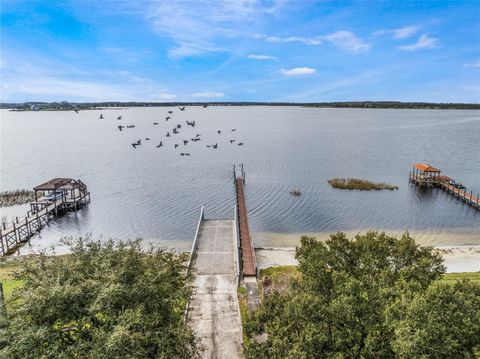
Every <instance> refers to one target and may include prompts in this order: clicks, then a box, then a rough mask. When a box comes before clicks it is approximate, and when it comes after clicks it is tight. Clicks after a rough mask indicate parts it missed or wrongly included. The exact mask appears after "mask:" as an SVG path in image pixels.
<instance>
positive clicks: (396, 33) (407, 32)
mask: <svg viewBox="0 0 480 359" xmlns="http://www.w3.org/2000/svg"><path fill="white" fill-rule="evenodd" d="M418 30H420V26H414V25H411V26H405V27H401V28H399V29H394V30H392V31H393V38H394V39H397V40H400V39H406V38H407V37H410V36H412V35H414V34H416V33H417V32H418Z"/></svg>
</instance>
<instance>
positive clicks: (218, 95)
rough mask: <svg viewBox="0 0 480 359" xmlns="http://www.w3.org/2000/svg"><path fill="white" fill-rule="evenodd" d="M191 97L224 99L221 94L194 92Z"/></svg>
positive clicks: (223, 95)
mask: <svg viewBox="0 0 480 359" xmlns="http://www.w3.org/2000/svg"><path fill="white" fill-rule="evenodd" d="M192 97H203V98H218V97H225V94H224V93H223V92H215V91H212V92H208V91H207V92H196V93H194V94H193V95H192Z"/></svg>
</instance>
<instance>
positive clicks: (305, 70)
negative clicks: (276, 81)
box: [280, 67, 317, 76]
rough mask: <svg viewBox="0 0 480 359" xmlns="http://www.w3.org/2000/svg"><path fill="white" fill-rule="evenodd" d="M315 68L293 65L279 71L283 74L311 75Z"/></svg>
mask: <svg viewBox="0 0 480 359" xmlns="http://www.w3.org/2000/svg"><path fill="white" fill-rule="evenodd" d="M316 72H317V70H315V69H312V68H311V67H294V68H293V69H288V70H287V69H281V70H280V73H282V74H283V75H285V76H304V75H313V74H314V73H316Z"/></svg>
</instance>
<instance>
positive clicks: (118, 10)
mask: <svg viewBox="0 0 480 359" xmlns="http://www.w3.org/2000/svg"><path fill="white" fill-rule="evenodd" d="M479 19H480V2H479V1H380V0H378V1H313V0H312V1H307V0H303V1H302V0H297V1H288V0H269V1H260V0H258V1H256V0H229V1H200V0H196V1H181V0H165V1H164V0H158V1H142V0H137V1H134V0H132V1H113V0H95V1H90V0H75V1H68V0H66V1H54V0H45V1H40V0H39V1H22V0H2V2H1V63H0V66H1V67H0V68H1V100H2V101H12V102H17V101H18V102H20V101H61V100H67V101H109V100H112V101H114V100H117V101H294V102H315V101H318V102H320V101H352V100H399V101H432V102H477V103H478V102H480V21H479Z"/></svg>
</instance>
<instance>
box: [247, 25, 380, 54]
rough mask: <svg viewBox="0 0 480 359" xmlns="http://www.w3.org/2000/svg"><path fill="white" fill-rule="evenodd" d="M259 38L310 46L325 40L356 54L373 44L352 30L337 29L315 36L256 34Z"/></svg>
mask: <svg viewBox="0 0 480 359" xmlns="http://www.w3.org/2000/svg"><path fill="white" fill-rule="evenodd" d="M254 37H255V38H257V39H264V40H265V41H267V42H271V43H293V42H297V43H302V44H305V45H309V46H319V45H322V44H324V43H325V42H328V43H331V44H332V45H333V46H335V47H337V48H339V49H342V50H344V51H347V52H351V53H354V54H359V53H362V52H367V51H368V50H370V47H371V44H368V43H366V42H365V41H363V40H362V39H361V38H359V37H358V36H356V35H355V34H354V33H353V32H350V31H345V30H341V31H336V32H332V33H330V34H327V35H322V36H315V37H302V36H289V37H278V36H265V35H258V34H256V35H255V36H254Z"/></svg>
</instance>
